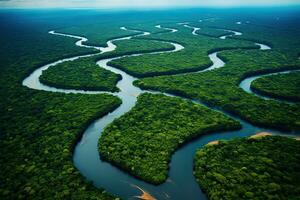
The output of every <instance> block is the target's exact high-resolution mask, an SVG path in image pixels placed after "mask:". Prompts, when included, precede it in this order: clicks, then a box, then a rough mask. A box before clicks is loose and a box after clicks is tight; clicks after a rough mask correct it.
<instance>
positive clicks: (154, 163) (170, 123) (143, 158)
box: [99, 93, 240, 184]
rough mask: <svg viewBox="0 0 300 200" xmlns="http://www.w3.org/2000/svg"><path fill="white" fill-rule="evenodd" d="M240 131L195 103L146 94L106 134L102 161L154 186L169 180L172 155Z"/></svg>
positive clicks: (100, 145)
mask: <svg viewBox="0 0 300 200" xmlns="http://www.w3.org/2000/svg"><path fill="white" fill-rule="evenodd" d="M237 128H240V125H239V123H238V122H236V121H234V120H232V119H230V118H229V117H226V116H225V115H223V114H221V113H219V112H216V111H213V110H211V109H208V108H206V107H204V106H201V105H197V104H195V103H192V102H191V101H185V100H182V99H180V98H177V97H176V98H175V97H167V96H164V95H154V94H149V93H146V94H142V95H141V96H140V97H138V102H137V105H136V106H135V107H134V108H133V109H132V110H131V111H129V112H128V113H126V114H125V115H123V116H122V117H121V118H119V119H116V120H115V121H114V122H113V123H112V124H111V125H109V126H108V127H107V128H106V129H105V130H104V132H103V134H102V136H101V138H100V142H99V150H100V153H101V155H102V158H104V159H105V160H108V161H110V162H112V163H114V164H115V165H117V166H119V167H121V168H122V169H125V170H127V171H129V172H130V173H131V174H133V175H135V176H137V177H139V178H141V179H143V180H145V181H148V182H151V183H155V184H159V183H162V182H163V181H165V180H166V179H167V173H168V163H169V161H170V159H171V154H172V153H173V152H174V151H175V150H176V149H177V148H178V147H179V146H180V145H182V144H184V143H186V142H187V141H189V140H191V139H193V138H194V137H197V136H199V135H202V134H205V133H211V132H215V131H222V130H232V129H237Z"/></svg>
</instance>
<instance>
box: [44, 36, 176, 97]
mask: <svg viewBox="0 0 300 200" xmlns="http://www.w3.org/2000/svg"><path fill="white" fill-rule="evenodd" d="M56 37H57V36H56ZM115 44H116V45H117V50H116V51H113V52H107V53H103V54H98V55H95V56H92V57H88V58H80V59H78V60H75V61H68V62H64V63H60V64H58V65H55V66H52V67H50V68H49V69H48V70H46V71H45V72H43V74H42V76H41V77H40V81H41V82H42V83H44V84H46V85H49V86H53V87H56V88H64V89H82V90H90V91H97V90H98V91H111V92H116V91H118V88H117V87H116V84H117V82H118V81H119V80H120V79H121V76H120V75H117V74H115V73H113V72H110V71H108V70H105V69H103V68H101V67H99V65H97V64H96V62H97V61H98V60H100V59H103V58H110V57H113V56H123V55H127V54H132V53H147V52H153V51H166V50H172V49H173V48H174V47H173V46H172V45H170V44H167V43H161V42H158V41H151V40H142V39H132V40H130V41H128V40H124V41H116V42H115Z"/></svg>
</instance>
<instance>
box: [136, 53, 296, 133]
mask: <svg viewBox="0 0 300 200" xmlns="http://www.w3.org/2000/svg"><path fill="white" fill-rule="evenodd" d="M220 56H221V57H222V58H223V59H224V60H226V61H227V64H226V66H225V67H223V68H219V69H216V70H212V71H208V72H204V73H198V74H189V75H184V76H162V77H154V78H145V79H141V80H138V81H136V82H135V84H136V85H138V86H139V87H142V88H146V89H156V90H160V91H167V92H170V93H175V94H179V95H182V96H186V97H189V98H194V99H198V100H201V101H203V102H205V103H207V104H210V105H212V106H218V107H220V108H222V109H223V110H225V111H227V112H230V113H232V114H235V115H238V116H240V117H241V118H243V119H246V120H247V121H249V122H251V123H253V124H256V125H259V126H265V127H273V128H277V129H283V130H300V123H299V121H300V106H299V105H288V104H285V103H281V102H277V101H267V100H264V99H261V98H259V97H256V96H254V95H251V94H248V93H246V92H245V91H243V90H242V89H241V88H240V87H239V86H238V85H239V83H240V81H241V80H242V79H243V78H244V77H246V76H251V75H255V74H260V73H266V72H271V71H279V70H283V69H289V68H290V69H291V68H293V69H295V68H299V64H298V65H297V63H295V62H294V61H293V60H292V59H289V58H286V56H285V55H283V54H281V53H279V52H276V51H259V50H247V51H245V50H235V51H224V52H222V53H221V54H220ZM293 65H296V66H294V67H292V66H293Z"/></svg>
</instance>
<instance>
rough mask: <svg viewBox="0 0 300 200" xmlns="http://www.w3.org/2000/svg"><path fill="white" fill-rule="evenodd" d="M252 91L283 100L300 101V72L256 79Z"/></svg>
mask: <svg viewBox="0 0 300 200" xmlns="http://www.w3.org/2000/svg"><path fill="white" fill-rule="evenodd" d="M251 89H252V90H254V91H255V92H257V93H260V94H263V95H267V96H270V97H275V98H279V99H283V100H290V101H295V102H299V101H300V93H299V91H300V72H293V73H289V74H278V75H273V76H267V77H262V78H259V79H256V80H254V81H253V82H252V84H251Z"/></svg>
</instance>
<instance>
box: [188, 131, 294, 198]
mask: <svg viewBox="0 0 300 200" xmlns="http://www.w3.org/2000/svg"><path fill="white" fill-rule="evenodd" d="M299 172H300V142H299V141H297V140H295V139H291V138H286V137H280V136H267V137H263V138H261V139H248V138H242V139H234V140H231V141H228V142H227V141H226V142H220V144H218V145H206V146H205V147H204V148H202V149H200V150H199V151H198V152H197V153H196V156H195V160H194V174H195V177H196V179H197V182H198V183H199V185H200V186H201V188H202V189H203V190H204V191H205V192H206V193H207V195H208V198H209V199H261V200H264V199H299V196H300V183H299V180H300V173H299Z"/></svg>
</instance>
